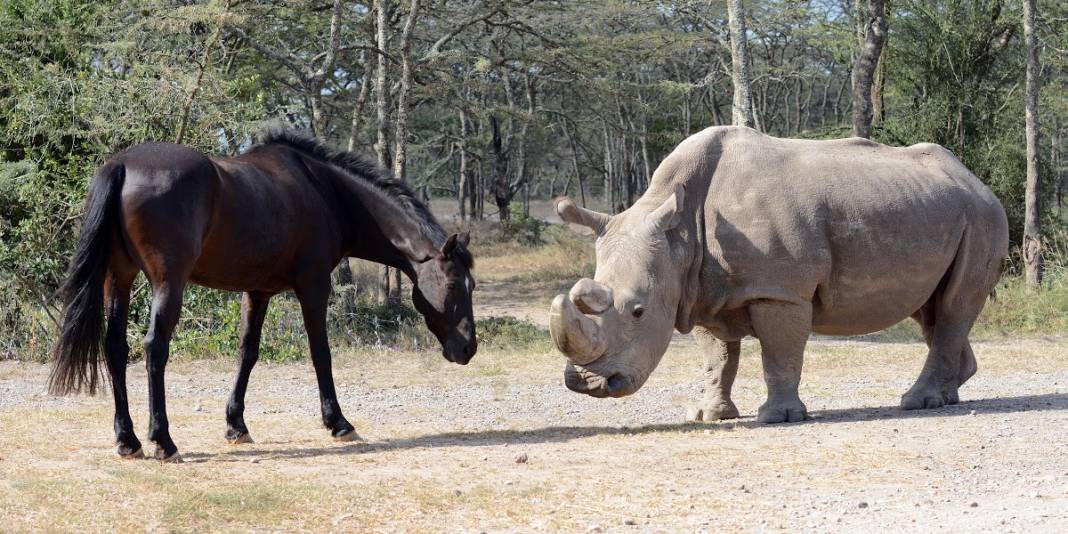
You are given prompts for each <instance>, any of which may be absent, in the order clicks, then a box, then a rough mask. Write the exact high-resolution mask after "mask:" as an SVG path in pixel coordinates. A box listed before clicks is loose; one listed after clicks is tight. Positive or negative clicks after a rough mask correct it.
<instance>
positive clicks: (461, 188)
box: [456, 106, 474, 221]
mask: <svg viewBox="0 0 1068 534" xmlns="http://www.w3.org/2000/svg"><path fill="white" fill-rule="evenodd" d="M457 144H458V145H459V148H460V183H459V184H457V186H456V200H457V201H458V202H459V208H460V220H461V221H463V220H466V219H467V190H468V189H469V188H470V187H471V186H470V185H469V184H470V181H471V179H470V178H469V177H468V176H467V175H468V171H467V109H466V108H464V106H460V140H459V142H458V143H457ZM472 211H473V210H472ZM471 216H472V218H473V217H474V213H472V214H471Z"/></svg>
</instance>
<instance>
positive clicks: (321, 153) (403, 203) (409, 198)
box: [250, 125, 473, 267]
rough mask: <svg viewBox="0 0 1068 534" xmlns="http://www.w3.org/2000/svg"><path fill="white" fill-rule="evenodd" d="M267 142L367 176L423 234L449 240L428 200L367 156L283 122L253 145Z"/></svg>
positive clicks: (465, 259) (360, 176)
mask: <svg viewBox="0 0 1068 534" xmlns="http://www.w3.org/2000/svg"><path fill="white" fill-rule="evenodd" d="M265 145H283V146H287V147H289V148H292V149H294V150H296V151H298V152H300V153H302V154H306V155H308V156H311V157H313V158H316V159H318V160H322V161H324V162H326V163H329V164H330V165H333V166H334V167H337V168H339V169H342V170H344V171H345V174H347V175H349V176H352V177H354V178H357V179H360V180H363V181H364V182H365V183H367V184H370V185H371V186H372V187H373V188H374V189H375V190H376V191H378V192H379V193H381V194H382V196H383V197H384V198H386V199H388V200H391V201H393V202H394V203H396V204H397V206H398V207H400V208H401V209H402V210H403V211H404V212H405V213H407V214H408V215H409V216H410V217H411V218H412V219H413V220H414V221H415V222H416V224H417V225H418V226H419V230H420V231H421V232H422V233H423V235H425V236H427V237H429V238H430V240H431V241H433V242H434V245H435V246H437V247H440V246H441V245H443V244H444V243H445V240H446V239H447V237H448V235H447V234H446V233H445V230H444V229H443V228H442V227H441V224H439V223H438V221H437V219H436V218H435V217H434V214H433V213H431V212H430V209H429V208H427V206H426V204H424V203H423V201H421V200H419V198H418V197H416V196H415V192H414V191H412V189H411V188H410V187H408V184H405V183H404V182H401V181H400V180H396V179H394V178H393V177H392V176H390V174H389V173H388V172H387V171H386V170H385V169H383V168H381V167H379V166H378V165H376V164H375V163H372V162H370V161H368V160H366V159H364V158H363V157H362V156H360V155H359V154H356V153H355V152H349V151H346V150H339V149H335V148H333V147H331V146H330V145H328V144H327V143H326V142H325V141H323V140H321V139H319V138H317V137H315V136H313V135H311V134H309V133H304V132H300V131H297V130H294V129H292V128H287V127H284V126H279V125H271V126H267V127H266V128H264V129H262V130H260V132H259V133H258V134H257V135H256V144H255V145H254V146H253V147H252V148H256V147H259V146H265ZM250 150H251V149H250ZM457 250H459V251H462V252H460V254H461V259H462V261H463V262H464V263H465V264H466V265H467V266H468V267H470V266H471V265H472V264H473V261H472V258H471V255H470V253H468V252H467V250H466V249H464V248H463V247H460V248H458V249H457Z"/></svg>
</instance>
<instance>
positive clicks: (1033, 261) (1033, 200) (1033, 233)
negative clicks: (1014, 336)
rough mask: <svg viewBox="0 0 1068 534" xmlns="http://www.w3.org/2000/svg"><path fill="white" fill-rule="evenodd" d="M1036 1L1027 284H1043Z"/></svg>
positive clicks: (1029, 5)
mask: <svg viewBox="0 0 1068 534" xmlns="http://www.w3.org/2000/svg"><path fill="white" fill-rule="evenodd" d="M1035 16H1036V14H1035V0H1024V2H1023V19H1024V42H1025V43H1026V46H1027V90H1026V91H1025V95H1026V101H1025V104H1024V110H1025V113H1024V116H1025V123H1026V128H1027V132H1026V137H1027V190H1026V197H1025V202H1024V234H1023V257H1024V264H1025V266H1026V272H1027V284H1028V285H1029V286H1031V287H1038V286H1039V285H1041V284H1042V270H1043V265H1042V210H1041V204H1040V197H1041V195H1042V191H1041V185H1042V182H1041V180H1040V179H1039V174H1038V170H1039V165H1038V164H1039V161H1038V158H1039V147H1038V137H1039V128H1038V76H1039V66H1038V43H1037V40H1036V38H1035Z"/></svg>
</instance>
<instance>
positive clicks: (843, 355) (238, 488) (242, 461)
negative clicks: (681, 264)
mask: <svg viewBox="0 0 1068 534" xmlns="http://www.w3.org/2000/svg"><path fill="white" fill-rule="evenodd" d="M538 209H539V210H541V211H540V212H538V213H542V212H545V214H542V215H545V216H546V217H548V215H547V213H548V210H549V208H548V207H547V204H546V205H540V204H539V207H538ZM482 252H483V254H482V255H481V257H480V259H479V260H478V263H477V265H476V278H478V279H479V289H478V292H477V293H476V314H477V315H478V316H480V317H485V316H489V315H504V314H508V315H514V316H518V317H522V318H526V319H529V320H531V321H533V322H535V323H537V324H540V325H543V326H544V325H545V323H546V322H547V317H546V315H547V307H548V302H549V301H550V299H551V298H552V296H553V295H554V294H555V293H557V292H562V291H566V289H567V288H568V287H569V286H570V284H571V283H573V281H574V280H573V279H564V277H557V278H554V277H553V276H545V274H546V273H554V272H555V273H560V272H566V271H567V267H569V266H568V263H569V262H573V259H572V258H570V257H562V256H561V254H560V253H559V251H557V252H555V253H554V252H552V251H547V252H546V251H543V252H542V253H537V254H535V253H529V252H527V251H523V250H497V251H496V253H491V252H493V251H485V250H483V251H482ZM564 256H566V254H565V255H564ZM535 274H536V275H537V276H532V275H535ZM544 346H545V348H544V349H537V350H535V349H527V350H519V351H506V350H501V349H494V348H492V347H489V348H487V347H485V346H484V347H483V348H482V349H480V351H479V354H478V355H477V356H476V357H475V359H474V361H473V362H472V363H471V364H470V365H468V366H465V367H461V366H457V365H453V364H450V363H448V362H446V361H445V360H444V359H442V358H441V357H440V356H439V355H437V354H435V353H431V352H420V353H404V352H398V351H393V350H390V349H387V348H382V349H379V350H364V351H360V352H349V353H343V354H340V355H338V356H337V357H336V358H335V363H334V369H335V377H336V382H337V386H338V391H339V394H340V400H341V404H342V408H343V410H344V412H345V414H346V416H347V417H348V419H349V420H350V421H351V422H352V423H353V424H354V425H356V428H357V431H358V432H359V433H360V434H361V436H362V438H363V440H362V441H358V442H352V443H334V442H333V441H332V440H331V439H330V435H329V433H328V432H327V431H326V430H325V429H323V428H322V427H321V425H320V423H319V408H318V393H317V390H316V388H315V380H314V374H313V372H312V369H311V366H310V364H309V363H307V362H304V363H299V364H268V363H261V364H260V365H259V366H258V367H257V368H256V369H255V371H254V372H253V375H252V381H251V384H250V388H249V394H248V398H247V411H246V416H245V419H246V421H247V423H248V425H249V428H250V430H251V434H252V437H253V438H254V439H255V440H256V442H255V443H253V444H246V445H240V446H232V445H229V444H227V442H226V441H225V440H224V439H223V432H224V430H225V423H224V417H223V415H224V409H225V404H226V399H227V396H228V394H229V389H230V383H231V380H232V378H233V372H234V367H235V363H234V361H233V358H232V357H229V356H226V355H221V356H220V357H219V358H217V359H214V360H201V361H193V362H190V361H182V360H181V359H179V360H178V361H175V362H172V363H171V364H170V366H169V367H168V376H167V379H168V382H167V388H168V411H169V414H170V417H171V433H172V436H173V437H174V439H175V441H176V443H177V444H178V447H179V450H180V452H181V454H182V455H183V457H184V459H185V462H184V463H182V464H177V465H170V464H167V465H164V464H160V463H158V462H156V461H154V460H123V459H120V458H119V457H118V456H117V455H116V454H115V452H114V447H113V445H112V441H113V439H114V438H113V434H112V402H111V399H110V395H109V394H108V395H103V396H98V397H70V398H55V397H50V396H48V395H47V394H46V391H45V382H46V378H47V375H48V368H47V367H46V366H43V365H39V364H29V363H17V362H0V532H34V533H36V532H48V531H61V532H67V531H75V530H77V531H88V532H111V531H122V532H134V531H137V532H141V531H149V532H156V531H163V532H171V531H173V532H187V531H189V532H191V531H197V532H201V531H255V532H276V531H277V532H292V531H336V532H352V531H357V532H397V531H407V532H541V531H558V532H623V533H629V532H719V531H727V532H796V531H802V532H828V531H842V532H856V531H869V532H899V531H925V532H960V531H964V532H1066V531H1068V338H1027V339H1011V340H1009V339H1002V340H988V341H979V342H976V343H973V346H974V347H975V352H976V355H977V358H978V360H979V366H980V368H979V372H978V374H977V375H976V376H975V377H974V378H972V380H971V381H969V382H968V384H967V385H966V386H965V387H964V388H962V389H961V400H962V403H961V404H960V405H957V406H952V407H947V408H944V409H939V410H930V411H922V412H902V411H899V410H897V409H896V405H897V402H898V398H899V396H900V395H901V393H903V392H904V391H905V390H906V389H908V387H909V386H910V385H911V382H912V380H914V379H915V377H916V375H917V374H918V372H919V369H920V367H921V366H922V363H923V356H924V354H925V352H926V348H925V347H924V346H923V345H922V344H920V343H883V342H874V341H855V340H854V341H841V340H828V339H823V338H820V339H815V340H813V341H812V342H810V344H809V350H808V352H807V355H806V360H805V371H804V375H803V383H802V390H801V395H802V399H803V400H804V401H805V402H806V403H807V404H808V408H809V411H810V414H811V416H812V419H811V420H809V421H805V422H802V423H793V424H784V425H772V426H767V425H758V424H756V422H755V421H754V415H755V413H756V409H757V407H758V406H759V405H760V404H761V403H762V402H763V400H764V395H765V388H764V383H763V380H762V377H761V376H762V375H761V370H760V363H759V355H758V352H757V344H756V342H755V341H753V340H747V341H745V342H744V343H743V355H742V362H741V367H740V370H739V378H738V381H737V383H736V385H735V395H734V398H735V402H736V403H737V405H738V407H739V409H740V410H741V412H742V415H743V417H742V418H741V419H739V420H736V421H727V422H720V423H715V424H688V423H686V422H685V421H684V415H685V413H686V406H687V405H688V404H689V403H691V402H693V401H696V400H697V399H698V398H700V395H701V382H700V380H699V372H698V369H699V367H700V361H701V359H702V356H701V354H699V353H698V351H697V349H696V347H695V345H694V343H693V341H692V339H691V338H690V337H689V336H676V338H675V340H674V341H673V342H672V347H671V349H669V351H668V354H667V355H666V356H665V358H664V361H663V362H662V363H661V364H660V368H659V369H657V371H656V372H655V373H654V374H653V376H652V378H651V379H650V380H649V382H648V383H647V384H646V385H645V387H644V388H642V390H641V391H639V392H638V393H637V394H635V395H634V396H632V397H629V398H625V399H605V400H599V399H593V398H589V397H585V396H581V395H578V394H575V393H571V392H570V391H568V390H567V389H566V388H565V387H564V386H563V372H562V371H563V359H562V358H561V357H560V356H559V355H557V354H555V353H553V352H552V351H550V350H549V348H548V344H545V345H544ZM129 374H130V379H129V381H130V398H131V411H132V413H133V416H134V421H135V428H138V429H141V430H140V434H139V437H140V438H141V439H142V441H143V442H145V445H146V452H147V453H149V454H151V452H152V451H151V444H149V443H147V441H146V430H145V429H146V428H147V394H146V385H145V370H144V366H143V364H141V363H137V364H134V365H132V366H131V367H130V373H129Z"/></svg>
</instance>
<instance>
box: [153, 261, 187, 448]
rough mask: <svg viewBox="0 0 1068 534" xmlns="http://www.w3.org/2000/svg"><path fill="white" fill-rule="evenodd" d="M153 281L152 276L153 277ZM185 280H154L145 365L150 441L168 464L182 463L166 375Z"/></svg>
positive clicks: (167, 278)
mask: <svg viewBox="0 0 1068 534" xmlns="http://www.w3.org/2000/svg"><path fill="white" fill-rule="evenodd" d="M150 279H151V277H150ZM184 289H185V280H184V279H182V278H174V277H166V278H164V279H163V280H160V281H156V280H153V281H152V321H151V324H149V327H148V335H146V336H145V354H146V358H145V365H146V367H147V368H148V394H149V400H148V411H149V425H148V439H150V440H152V442H153V443H155V444H156V453H155V457H156V459H158V460H162V461H164V462H180V461H181V457H180V456H178V447H176V446H175V445H174V441H173V440H171V433H170V424H169V422H168V421H167V402H166V391H165V388H164V381H163V375H164V370H165V369H166V367H167V358H168V356H169V354H170V343H171V335H172V334H173V333H174V327H175V326H177V324H178V316H179V314H180V313H181V311H182V292H183V290H184Z"/></svg>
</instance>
